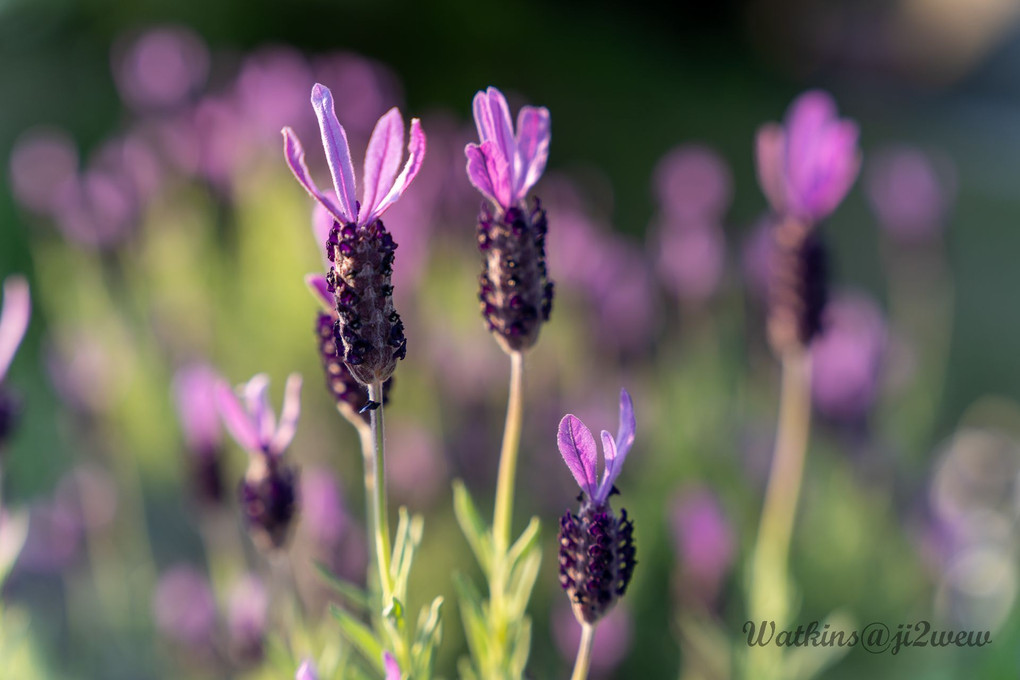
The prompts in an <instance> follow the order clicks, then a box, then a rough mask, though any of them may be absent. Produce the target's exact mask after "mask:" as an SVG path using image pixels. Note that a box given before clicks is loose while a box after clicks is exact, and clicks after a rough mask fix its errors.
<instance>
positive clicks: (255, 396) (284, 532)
mask: <svg viewBox="0 0 1020 680" xmlns="http://www.w3.org/2000/svg"><path fill="white" fill-rule="evenodd" d="M268 388H269V378H268V376H266V375H265V374H264V373H261V374H259V375H256V376H255V377H254V378H252V379H251V380H249V381H248V382H247V384H245V385H242V386H241V387H240V388H239V392H240V398H238V395H237V394H235V393H234V391H233V390H231V389H230V386H229V385H228V384H227V383H226V381H224V380H220V381H219V382H218V383H217V386H216V404H217V406H218V407H219V412H220V416H221V417H222V419H223V423H224V425H225V426H226V428H227V430H228V431H229V432H230V434H231V435H232V436H233V437H234V439H235V440H236V441H237V443H238V444H240V445H241V447H242V448H243V449H245V450H246V451H248V454H249V463H248V470H247V471H246V472H245V475H244V479H243V480H242V481H241V485H240V489H239V496H240V501H241V507H242V508H243V511H244V515H245V521H246V524H247V526H248V530H249V532H250V533H251V536H252V540H253V541H254V542H255V544H256V545H258V546H259V547H260V548H262V549H264V550H268V549H271V548H279V547H281V546H283V544H284V543H285V542H286V540H287V537H288V535H289V530H290V527H291V523H292V520H293V519H294V515H295V513H296V511H297V505H298V498H297V482H298V475H297V471H296V470H295V469H294V468H293V467H291V466H289V465H287V463H286V462H285V461H284V459H283V453H284V451H285V450H286V448H287V446H288V445H289V444H290V442H291V440H292V439H293V438H294V433H295V431H296V429H297V421H298V416H299V415H300V414H301V376H299V375H297V374H296V373H294V374H291V375H290V377H288V378H287V386H286V388H285V395H284V399H283V408H282V409H281V411H280V420H279V424H277V421H276V416H275V415H274V414H273V412H272V410H271V408H270V406H269V397H268V394H267V392H268Z"/></svg>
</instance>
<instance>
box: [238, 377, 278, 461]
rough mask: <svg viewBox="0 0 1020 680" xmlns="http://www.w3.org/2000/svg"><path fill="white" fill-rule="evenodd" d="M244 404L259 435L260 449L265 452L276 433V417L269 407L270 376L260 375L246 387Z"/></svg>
mask: <svg viewBox="0 0 1020 680" xmlns="http://www.w3.org/2000/svg"><path fill="white" fill-rule="evenodd" d="M242 396H243V397H244V404H245V408H247V409H248V414H249V415H250V416H251V421H252V425H254V427H255V432H256V433H258V438H259V447H260V448H262V449H263V450H265V448H266V446H267V445H268V444H269V440H270V439H272V437H273V433H274V432H275V431H276V415H275V414H274V413H273V407H272V406H270V405H269V376H268V375H266V374H265V373H259V374H258V375H256V376H254V377H253V378H252V379H251V380H249V381H248V383H247V384H246V385H245V386H244V392H243V395H242Z"/></svg>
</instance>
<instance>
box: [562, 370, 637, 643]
mask: <svg viewBox="0 0 1020 680" xmlns="http://www.w3.org/2000/svg"><path fill="white" fill-rule="evenodd" d="M634 430H635V423H634V405H633V403H632V402H631V398H630V395H629V394H628V393H627V390H620V426H619V430H618V431H617V435H616V437H615V438H614V437H613V436H612V435H611V434H609V433H608V432H606V431H605V430H603V431H602V457H603V460H604V471H603V473H602V479H601V481H600V480H598V479H597V467H598V453H597V450H596V446H595V438H594V437H593V436H592V433H591V430H589V429H588V428H587V427H585V425H584V423H582V422H581V421H580V420H579V419H578V418H577V417H576V416H573V415H570V414H568V415H566V416H564V417H563V420H561V421H560V427H559V432H558V433H557V438H556V441H557V444H558V446H559V449H560V455H561V456H563V460H564V462H565V463H566V464H567V467H568V468H570V472H571V474H573V475H574V479H576V480H577V483H578V485H579V486H580V487H581V491H582V492H583V495H582V497H581V509H580V511H579V512H578V514H576V515H575V514H573V513H571V512H570V511H569V510H568V511H567V512H566V514H564V515H563V517H562V518H561V519H560V531H559V541H560V554H559V560H560V585H561V586H562V587H563V589H564V590H565V591H566V592H567V594H568V595H569V596H570V600H571V604H572V605H573V608H574V616H575V617H576V618H577V620H578V622H580V623H587V624H594V623H595V622H596V621H598V620H599V619H600V618H601V617H602V616H603V615H604V614H605V613H606V612H607V611H609V609H610V608H611V607H612V606H613V604H615V602H616V600H617V598H619V597H620V596H622V595H623V594H624V593H625V592H626V590H627V586H628V585H629V584H630V579H631V576H632V575H633V573H634V565H635V564H636V562H635V560H634V554H635V551H634V540H633V532H634V524H633V522H631V521H630V520H629V519H627V511H626V510H623V509H621V510H620V517H619V519H617V517H616V516H615V515H614V513H613V510H612V508H611V507H610V505H609V497H610V496H611V495H612V494H613V493H614V491H615V488H616V487H615V486H614V482H615V481H616V478H617V477H618V476H619V475H620V470H621V469H622V468H623V462H624V460H625V459H626V457H627V453H628V452H629V451H630V448H631V445H632V444H633V443H634Z"/></svg>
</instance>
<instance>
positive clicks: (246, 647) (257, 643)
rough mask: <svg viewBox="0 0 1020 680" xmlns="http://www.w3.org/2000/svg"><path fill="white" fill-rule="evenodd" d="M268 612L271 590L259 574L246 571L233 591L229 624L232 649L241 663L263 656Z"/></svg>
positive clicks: (253, 660) (231, 593)
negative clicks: (263, 582) (260, 578)
mask: <svg viewBox="0 0 1020 680" xmlns="http://www.w3.org/2000/svg"><path fill="white" fill-rule="evenodd" d="M268 612H269V593H267V592H266V589H265V586H263V585H262V581H261V580H259V578H258V577H257V576H255V575H253V574H246V575H245V576H244V577H242V578H241V579H240V580H239V581H238V582H237V583H236V584H234V587H233V588H232V589H231V592H230V602H229V609H228V611H227V625H228V630H229V632H230V647H231V652H232V653H233V655H234V657H235V658H237V659H238V660H239V661H241V662H242V663H250V662H257V661H258V660H259V659H261V658H262V644H263V640H264V638H265V635H266V623H267V621H266V619H267V614H268Z"/></svg>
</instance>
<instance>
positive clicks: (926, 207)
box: [865, 147, 955, 243]
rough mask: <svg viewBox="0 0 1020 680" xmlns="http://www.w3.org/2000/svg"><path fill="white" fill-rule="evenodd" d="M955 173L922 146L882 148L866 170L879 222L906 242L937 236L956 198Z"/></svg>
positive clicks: (869, 189)
mask: <svg viewBox="0 0 1020 680" xmlns="http://www.w3.org/2000/svg"><path fill="white" fill-rule="evenodd" d="M953 175H954V173H953V171H952V167H951V166H950V167H949V168H946V167H944V166H943V165H939V164H937V163H936V160H935V159H933V158H931V157H929V156H928V155H927V154H925V153H924V152H922V151H921V150H920V149H914V148H911V147H892V148H888V149H884V150H882V151H881V152H879V153H878V154H876V155H875V157H874V159H873V160H872V161H870V162H869V163H868V169H867V172H866V173H865V179H866V180H867V181H866V188H867V194H868V199H869V200H870V201H871V207H872V208H873V209H874V211H875V214H876V215H877V216H878V221H879V224H880V225H881V226H882V227H883V228H884V229H885V230H886V232H887V233H888V234H889V235H890V236H892V237H893V238H895V239H896V240H897V241H901V242H904V243H918V242H922V241H926V240H931V239H932V238H933V237H936V236H937V235H938V234H939V232H940V231H941V230H942V227H943V226H944V224H943V223H944V221H945V219H946V214H947V213H948V212H949V208H950V206H951V204H952V202H953V194H954V192H955V180H954V177H953Z"/></svg>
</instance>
